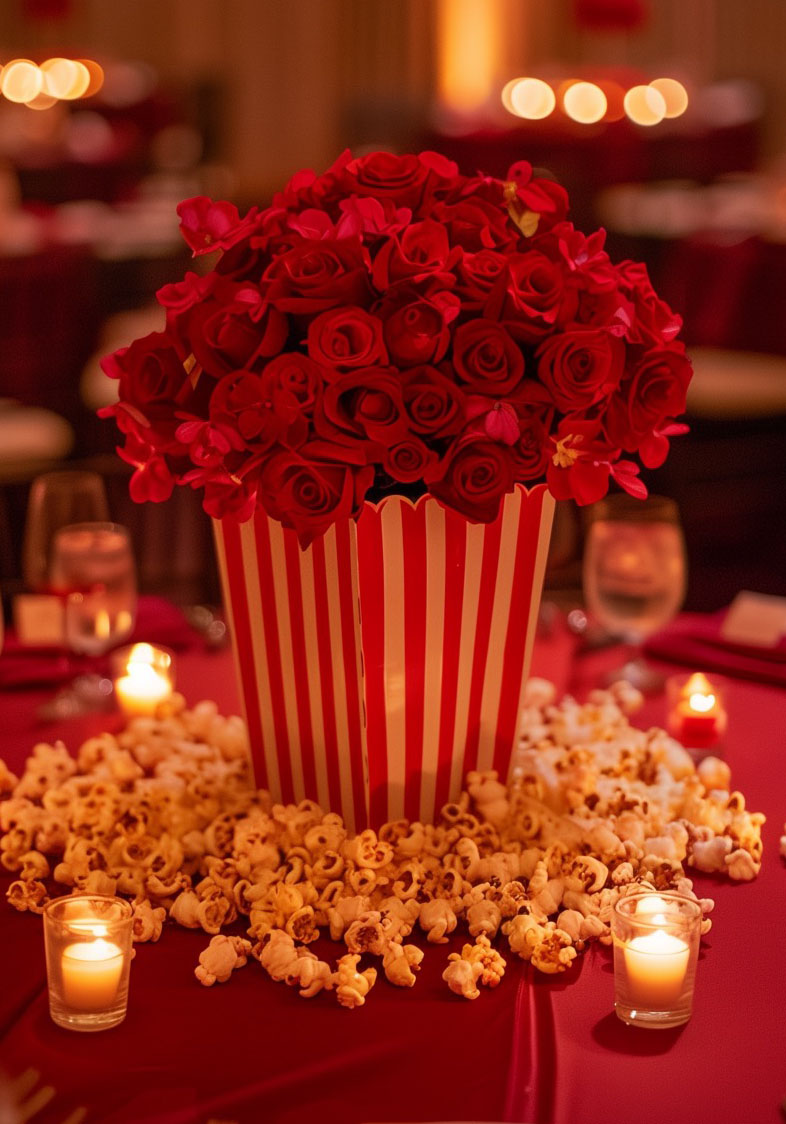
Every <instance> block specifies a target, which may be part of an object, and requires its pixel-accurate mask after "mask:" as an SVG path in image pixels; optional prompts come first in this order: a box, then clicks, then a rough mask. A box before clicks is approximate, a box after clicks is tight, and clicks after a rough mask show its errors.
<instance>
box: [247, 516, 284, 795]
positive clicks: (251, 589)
mask: <svg viewBox="0 0 786 1124" xmlns="http://www.w3.org/2000/svg"><path fill="white" fill-rule="evenodd" d="M257 519H267V516H266V515H264V514H263V513H262V512H257V514H256V515H255V516H254V518H253V519H249V520H248V522H247V523H243V524H241V527H240V549H241V552H242V558H243V580H244V581H245V584H246V597H247V598H248V616H249V622H250V632H251V643H252V648H253V659H254V676H255V679H256V684H257V698H258V700H259V713H260V718H261V723H262V737H263V740H264V743H265V746H264V750H265V765H266V767H267V776H268V785H267V787H268V790H269V791H270V794H271V796H272V797H273V799H274V800H280V799H281V775H280V773H279V768H278V758H277V755H276V754H277V749H278V747H277V745H276V729H275V726H274V724H273V706H272V700H271V693H270V676H269V672H268V661H267V642H266V639H265V622H264V619H263V617H262V596H261V593H260V589H259V562H258V560H257V544H256V537H255V534H254V524H255V523H256V520H257Z"/></svg>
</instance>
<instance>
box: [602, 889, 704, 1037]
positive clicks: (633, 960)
mask: <svg viewBox="0 0 786 1124" xmlns="http://www.w3.org/2000/svg"><path fill="white" fill-rule="evenodd" d="M701 917H702V913H701V906H700V905H699V903H698V902H697V901H695V900H694V899H693V898H687V897H685V896H684V895H682V894H675V893H671V892H667V891H664V892H662V893H660V892H655V891H644V892H643V893H640V894H628V895H626V896H625V897H623V898H620V899H619V900H618V901H617V902H616V904H615V906H614V911H613V913H612V918H611V932H612V937H613V941H614V1007H615V1010H616V1012H617V1015H618V1016H619V1018H620V1019H622V1021H623V1022H624V1023H628V1024H629V1025H630V1026H645V1027H672V1026H681V1025H682V1024H683V1023H686V1022H687V1021H688V1019H689V1018H690V1016H691V1011H692V1009H693V989H694V983H695V978H696V962H697V960H698V955H699V942H700V940H701Z"/></svg>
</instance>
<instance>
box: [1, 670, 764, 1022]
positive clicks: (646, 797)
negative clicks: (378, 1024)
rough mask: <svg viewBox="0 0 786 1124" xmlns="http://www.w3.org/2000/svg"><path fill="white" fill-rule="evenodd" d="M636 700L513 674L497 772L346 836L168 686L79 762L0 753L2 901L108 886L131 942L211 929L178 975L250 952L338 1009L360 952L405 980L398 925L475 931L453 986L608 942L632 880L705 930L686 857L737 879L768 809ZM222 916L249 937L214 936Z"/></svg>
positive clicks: (366, 973) (461, 990)
mask: <svg viewBox="0 0 786 1124" xmlns="http://www.w3.org/2000/svg"><path fill="white" fill-rule="evenodd" d="M640 704H641V696H640V695H639V693H638V692H637V691H636V690H635V688H632V687H630V685H618V684H615V685H614V687H612V688H610V689H609V690H605V691H593V692H592V693H591V694H590V696H589V698H588V700H587V702H586V703H584V704H579V703H578V702H577V701H576V700H575V699H572V698H570V697H566V698H564V699H562V700H560V701H557V699H556V695H555V691H554V687H553V685H552V684H550V683H548V682H546V681H545V680H530V682H529V683H528V684H527V686H526V689H525V693H524V710H523V714H522V724H521V733H520V741H519V745H518V747H517V749H516V751H515V753H514V756H513V761H512V764H511V770H510V781H509V783H508V784H503V783H502V781H501V780H500V779H499V777H498V775H497V773H496V772H494V771H489V772H479V771H474V772H471V773H469V774H468V775H467V779H466V791H464V792H463V793H462V794H461V796H460V797H459V799H458V800H456V801H452V802H451V803H449V804H446V805H445V806H444V807H443V808H442V809H441V812H440V814H439V816H438V817H437V822H436V823H435V824H423V823H419V822H414V823H411V822H409V821H408V820H396V821H393V822H390V823H386V824H383V825H382V826H381V827H380V828H379V831H374V830H372V829H367V830H365V831H361V832H360V833H359V834H357V835H355V836H352V835H350V834H349V833H348V832H347V830H346V828H345V826H344V824H343V822H342V820H341V817H340V816H337V815H335V814H333V813H327V814H326V813H325V812H324V811H323V810H322V808H320V807H319V805H317V804H316V803H314V801H311V800H303V801H301V802H300V803H299V804H297V805H294V804H289V805H283V804H276V803H274V802H273V801H272V799H271V797H270V795H269V794H268V793H266V792H264V791H262V790H256V789H254V787H253V784H252V780H251V775H250V771H249V764H248V756H247V745H246V735H245V729H244V727H243V724H242V722H241V721H240V720H239V719H237V718H234V717H230V718H226V717H223V716H222V715H220V714H219V713H218V710H217V708H216V706H215V704H214V703H210V702H205V703H200V704H198V705H197V706H196V707H194V708H193V709H191V710H188V709H186V707H185V703H184V701H183V699H182V697H180V696H177V695H176V696H174V698H173V699H172V700H171V701H170V702H168V703H167V704H164V705H162V706H161V707H160V708H159V710H158V712H157V713H156V714H154V715H152V716H144V717H138V718H134V719H132V720H131V721H130V722H129V724H128V726H127V727H126V728H125V730H123V731H122V732H121V733H119V734H118V735H116V736H115V735H112V734H108V733H106V734H101V735H99V736H98V737H94V738H90V739H88V740H87V741H86V742H84V743H83V745H82V746H80V747H79V749H78V751H77V754H76V757H75V758H72V757H71V756H70V755H69V754H68V752H67V751H66V748H65V746H63V745H62V743H60V742H58V743H56V744H55V745H47V744H45V743H40V744H38V745H36V746H35V747H34V748H33V751H32V753H31V756H30V758H29V759H28V761H27V763H26V765H25V768H24V771H23V773H22V775H21V777H20V778H19V779H17V778H16V777H15V776H14V775H13V774H12V773H11V772H10V771H9V769H8V768H7V767H6V766H5V765H4V764H3V762H2V761H0V832H2V834H0V863H1V864H2V866H3V867H4V868H5V869H6V870H8V871H10V872H12V873H13V875H14V877H15V881H14V882H12V884H11V885H10V887H9V889H8V891H7V898H8V901H9V903H10V905H12V906H13V907H14V908H16V909H18V910H21V911H28V912H34V913H40V912H41V911H42V910H43V907H44V905H45V904H46V902H47V901H48V900H49V896H50V894H52V893H53V892H55V890H54V888H55V886H57V885H59V886H60V887H65V888H66V889H67V890H71V891H72V892H74V893H79V892H84V891H88V892H95V893H104V894H110V895H113V894H116V893H117V894H121V895H123V896H125V897H126V898H129V899H130V900H131V901H132V904H133V910H134V921H133V935H134V940H135V941H156V940H158V939H159V937H160V936H161V934H162V931H163V927H164V925H165V923H166V922H167V920H169V921H170V922H171V923H173V924H179V925H182V926H184V927H185V928H190V929H201V930H202V931H203V932H205V933H208V934H209V935H210V936H211V937H212V940H211V942H210V944H209V945H208V947H207V948H206V949H204V950H203V952H202V953H201V954H200V956H199V965H198V966H197V968H196V969H195V975H196V977H197V979H199V980H200V982H201V983H203V984H205V985H206V986H211V985H212V984H213V983H216V982H223V981H225V980H227V979H229V977H230V975H231V973H232V971H234V970H235V969H236V968H238V967H241V966H242V965H243V964H245V963H246V960H247V958H248V955H249V954H251V955H252V956H253V957H254V959H255V960H257V961H258V962H259V964H260V965H261V967H262V968H263V969H264V970H265V971H266V972H267V973H268V975H269V976H270V977H271V978H272V979H273V980H276V981H279V982H282V983H286V984H287V985H289V986H290V987H296V988H297V989H298V992H299V994H300V995H301V996H303V997H304V998H310V997H312V996H314V995H317V994H318V993H319V992H320V991H334V992H335V995H336V999H337V1001H338V1003H339V1004H340V1005H341V1006H343V1007H346V1008H349V1009H352V1008H355V1007H360V1006H363V1004H364V1003H365V1000H366V996H367V995H368V993H369V991H370V990H371V988H372V987H373V986H374V984H375V983H376V980H377V975H378V970H377V968H375V967H364V968H363V969H362V970H360V969H359V965H360V962H361V959H367V958H370V957H376V958H377V959H378V960H379V961H380V970H381V971H382V972H383V973H384V976H385V978H386V980H387V981H388V982H389V983H390V984H392V985H394V986H397V987H413V986H414V984H415V982H416V973H417V972H418V970H419V968H420V964H421V961H422V959H423V951H422V949H420V948H419V947H417V946H416V945H414V944H405V943H404V942H405V940H406V938H407V937H409V936H410V934H411V933H412V932H413V931H414V930H415V928H416V927H417V929H418V930H420V932H421V933H422V934H424V935H425V938H426V940H427V942H428V943H429V944H444V943H447V941H448V940H449V938H450V935H451V934H452V933H454V932H455V931H456V930H458V929H459V927H460V926H463V927H464V929H465V931H468V932H469V934H470V936H471V937H473V938H475V939H474V943H466V944H465V945H464V946H463V948H462V951H461V953H455V952H454V953H452V954H451V955H450V956H449V957H448V963H447V967H446V968H445V970H444V972H443V979H444V980H445V981H446V983H447V984H448V987H449V988H450V989H451V990H452V991H454V992H455V993H457V994H459V995H461V996H463V997H466V998H477V996H478V995H479V994H480V987H481V986H486V987H496V986H497V985H498V984H499V983H500V981H501V980H502V978H503V976H504V973H505V960H504V958H503V956H502V954H501V952H500V951H499V950H498V949H497V948H496V947H494V945H495V944H497V943H503V944H504V942H507V945H508V946H509V948H510V950H511V952H513V953H514V954H516V955H518V956H519V957H521V958H522V959H524V960H526V961H528V962H530V963H531V964H532V965H533V967H534V968H535V969H537V970H538V971H541V972H544V973H547V974H554V973H561V972H565V971H566V970H567V969H568V968H569V967H570V965H571V964H572V962H573V961H574V960H575V958H576V956H577V954H578V953H580V952H582V951H583V950H584V949H585V948H586V946H587V945H588V944H589V943H590V942H592V941H599V942H600V943H601V944H605V945H608V944H610V943H611V928H610V925H611V916H612V911H613V909H614V904H615V902H616V901H617V900H618V899H619V898H620V897H622V896H624V895H626V894H629V893H634V892H636V891H637V890H640V889H641V888H652V889H657V890H675V891H677V892H678V893H682V894H686V895H688V896H691V897H693V898H694V899H696V900H697V901H699V902H700V904H701V908H702V913H703V919H702V932H703V933H706V932H707V931H708V930H709V928H710V925H711V923H712V922H711V919H710V917H709V914H710V913H711V911H712V908H713V904H714V903H713V902H712V900H711V899H709V898H702V899H698V898H697V896H696V894H695V892H694V890H693V883H692V882H691V880H690V878H688V877H687V875H686V869H688V868H691V867H693V868H695V869H696V870H699V871H702V872H704V873H708V874H713V875H723V876H728V877H730V878H732V879H733V880H736V881H748V880H750V879H752V878H755V877H756V875H757V874H758V871H759V869H760V867H761V859H762V839H761V828H762V824H763V823H764V817H763V816H762V815H761V814H759V813H755V812H749V811H748V810H747V809H746V807H745V800H744V798H743V796H742V794H741V793H739V792H735V791H732V789H731V776H730V771H729V768H728V766H727V765H726V764H725V762H722V761H719V760H718V759H716V758H706V759H705V760H704V761H702V762H701V764H700V765H699V766H698V768H696V767H694V765H693V762H692V760H691V759H690V757H689V756H688V755H687V754H686V753H685V752H684V750H683V749H682V747H681V746H680V745H679V744H678V743H677V742H675V741H673V739H671V738H670V737H669V736H668V735H667V734H666V733H665V732H664V731H663V730H659V729H650V730H639V729H636V728H634V727H632V726H631V725H630V724H629V722H628V715H629V714H631V713H632V712H633V711H635V710H636V709H637V708H638V707H639V706H640ZM784 833H786V824H785V825H784ZM780 848H781V854H783V855H784V857H786V834H784V836H783V838H782V839H781V843H780ZM237 922H240V923H241V924H242V925H244V926H245V928H246V934H247V937H248V938H249V939H245V938H243V937H240V936H235V935H231V936H230V935H228V934H227V933H226V932H224V930H226V929H227V928H228V927H229V926H231V925H234V924H235V923H237ZM327 934H329V936H330V937H331V939H332V940H333V941H335V942H340V943H341V944H342V945H343V947H344V948H345V949H346V952H345V953H344V954H343V955H341V956H340V957H339V958H338V960H337V963H336V966H335V968H333V967H331V965H330V963H328V962H327V961H325V960H321V959H319V958H318V957H317V956H316V955H315V954H314V953H313V952H312V951H311V950H310V948H309V945H310V944H311V943H312V942H313V941H315V940H317V938H318V937H319V936H320V935H327Z"/></svg>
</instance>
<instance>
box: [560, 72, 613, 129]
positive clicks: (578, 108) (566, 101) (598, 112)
mask: <svg viewBox="0 0 786 1124" xmlns="http://www.w3.org/2000/svg"><path fill="white" fill-rule="evenodd" d="M607 104H608V103H607V101H606V95H605V94H604V93H603V90H601V89H600V87H599V86H596V85H595V83H594V82H574V84H573V85H572V86H570V87H569V88H568V89H567V90H566V91H565V96H564V97H563V99H562V108H563V109H564V110H565V113H566V114H567V115H568V117H570V118H571V119H572V120H573V121H578V122H579V124H581V125H594V124H595V122H596V121H600V120H601V118H602V117H603V115H604V113H605V112H606V107H607Z"/></svg>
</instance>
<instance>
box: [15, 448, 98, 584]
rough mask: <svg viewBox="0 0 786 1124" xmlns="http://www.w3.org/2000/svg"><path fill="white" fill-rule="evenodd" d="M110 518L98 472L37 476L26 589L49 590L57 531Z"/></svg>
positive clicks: (28, 526)
mask: <svg viewBox="0 0 786 1124" xmlns="http://www.w3.org/2000/svg"><path fill="white" fill-rule="evenodd" d="M108 519H109V505H108V503H107V498H106V489H105V487H104V481H103V479H102V478H101V476H99V474H98V473H97V472H89V471H83V470H81V469H62V470H60V471H58V472H45V473H44V474H43V475H42V476H37V477H36V478H35V480H34V481H33V483H32V484H31V485H30V496H29V499H28V502H27V515H26V517H25V531H24V540H23V543H22V577H23V578H24V582H25V585H26V587H27V588H28V589H29V590H30V591H31V592H33V593H41V592H43V591H44V590H46V589H47V587H48V584H49V572H50V561H51V550H52V541H53V539H54V536H55V532H56V531H58V530H59V529H60V528H61V527H65V526H66V525H67V524H69V523H86V522H105V521H106V520H108Z"/></svg>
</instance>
